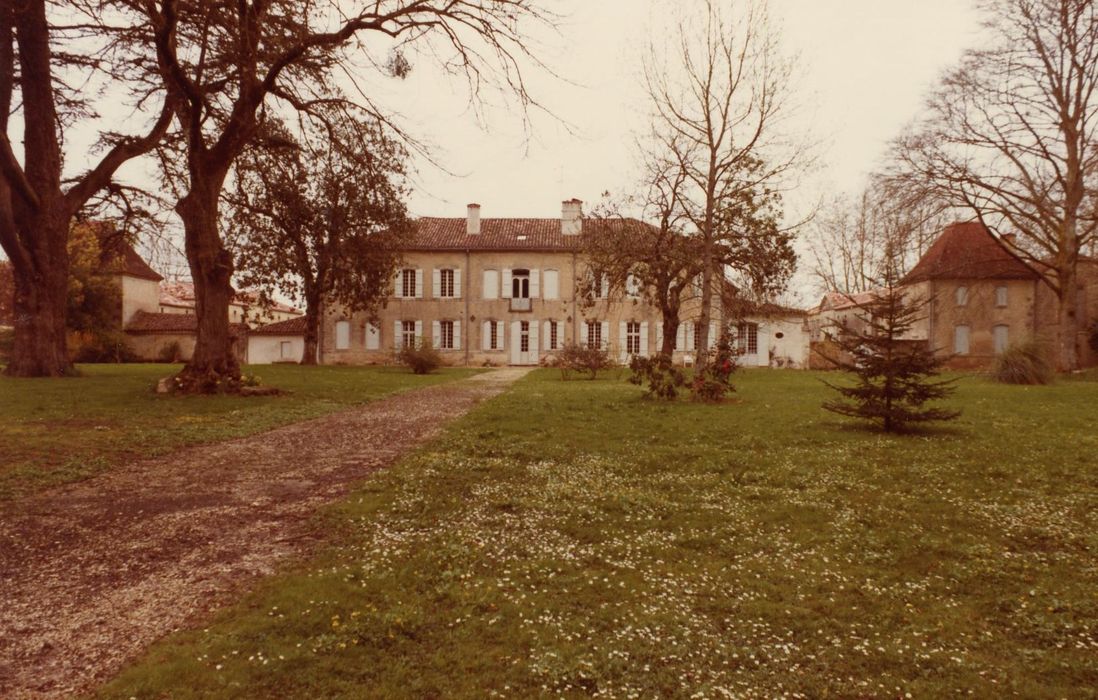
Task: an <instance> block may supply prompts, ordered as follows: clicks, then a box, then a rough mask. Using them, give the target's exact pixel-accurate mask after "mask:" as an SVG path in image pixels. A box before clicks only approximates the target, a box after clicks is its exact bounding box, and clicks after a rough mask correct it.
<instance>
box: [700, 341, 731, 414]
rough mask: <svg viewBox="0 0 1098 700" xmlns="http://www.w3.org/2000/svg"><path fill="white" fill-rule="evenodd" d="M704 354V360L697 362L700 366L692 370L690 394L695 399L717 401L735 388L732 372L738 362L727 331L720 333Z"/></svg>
mask: <svg viewBox="0 0 1098 700" xmlns="http://www.w3.org/2000/svg"><path fill="white" fill-rule="evenodd" d="M704 355H705V359H704V361H702V362H699V363H698V364H699V365H701V366H702V368H701V369H699V370H696V371H695V372H694V379H693V381H691V382H690V394H691V396H693V397H694V400H695V401H704V402H706V403H717V402H718V401H721V400H723V399H724V397H725V395H727V394H729V393H731V392H733V391H735V390H736V388H735V387H734V386H732V374H733V373H734V372H735V371H736V369H737V367H739V363H738V358H737V354H736V351H735V350H734V349H733V347H732V339H731V337H729V335H728V333H727V332H725V333H721V336H720V338H719V339H718V340H717V345H716V347H714V348H712V349H711V350H707V351H706V352H705V353H704Z"/></svg>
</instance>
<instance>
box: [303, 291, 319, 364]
mask: <svg viewBox="0 0 1098 700" xmlns="http://www.w3.org/2000/svg"><path fill="white" fill-rule="evenodd" d="M319 339H320V300H319V299H318V298H316V297H315V296H311V295H306V296H305V352H304V354H303V355H302V356H301V364H303V365H315V364H316V363H317V362H316V354H317V353H316V348H317V343H318V341H319Z"/></svg>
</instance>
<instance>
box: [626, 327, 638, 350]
mask: <svg viewBox="0 0 1098 700" xmlns="http://www.w3.org/2000/svg"><path fill="white" fill-rule="evenodd" d="M625 352H626V353H627V354H629V355H639V354H641V324H639V323H637V322H636V321H630V322H629V323H627V324H625Z"/></svg>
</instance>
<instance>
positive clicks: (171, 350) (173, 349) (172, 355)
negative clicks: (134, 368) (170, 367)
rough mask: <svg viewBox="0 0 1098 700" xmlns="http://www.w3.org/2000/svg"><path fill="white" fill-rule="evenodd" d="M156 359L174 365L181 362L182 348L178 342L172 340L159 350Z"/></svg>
mask: <svg viewBox="0 0 1098 700" xmlns="http://www.w3.org/2000/svg"><path fill="white" fill-rule="evenodd" d="M156 359H158V360H160V361H161V362H165V363H168V364H176V363H179V362H182V361H183V348H182V347H180V345H179V341H178V340H173V341H172V342H170V343H168V344H167V345H165V346H164V347H162V348H160V352H159V353H158V354H157V356H156Z"/></svg>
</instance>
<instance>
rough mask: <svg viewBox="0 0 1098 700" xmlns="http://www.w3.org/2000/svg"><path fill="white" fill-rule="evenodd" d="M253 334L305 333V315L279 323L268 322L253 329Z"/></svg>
mask: <svg viewBox="0 0 1098 700" xmlns="http://www.w3.org/2000/svg"><path fill="white" fill-rule="evenodd" d="M251 335H305V317H304V316H298V317H297V318H291V319H287V320H285V321H279V322H278V323H268V324H267V325H265V326H260V327H259V328H256V329H254V330H253V331H251Z"/></svg>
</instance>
